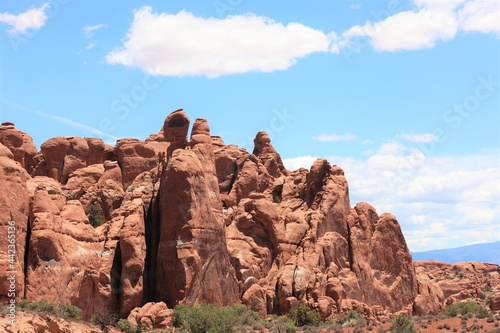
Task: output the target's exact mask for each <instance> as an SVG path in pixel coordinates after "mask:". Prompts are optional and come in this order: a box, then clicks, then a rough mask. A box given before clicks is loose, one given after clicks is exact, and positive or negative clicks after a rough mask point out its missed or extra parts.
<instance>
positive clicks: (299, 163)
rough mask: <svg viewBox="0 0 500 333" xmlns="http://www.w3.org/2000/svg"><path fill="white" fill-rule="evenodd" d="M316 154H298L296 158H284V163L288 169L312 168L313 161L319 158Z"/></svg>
mask: <svg viewBox="0 0 500 333" xmlns="http://www.w3.org/2000/svg"><path fill="white" fill-rule="evenodd" d="M317 159H318V158H317V157H314V156H310V155H307V156H297V157H294V158H284V159H283V163H284V164H285V166H286V168H287V169H288V170H298V169H300V168H306V169H310V168H311V166H312V165H313V163H314V162H315V161H316V160H317Z"/></svg>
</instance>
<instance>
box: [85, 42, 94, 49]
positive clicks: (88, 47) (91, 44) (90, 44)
mask: <svg viewBox="0 0 500 333" xmlns="http://www.w3.org/2000/svg"><path fill="white" fill-rule="evenodd" d="M94 47H95V43H89V45H87V46H86V47H85V50H91V49H93V48H94Z"/></svg>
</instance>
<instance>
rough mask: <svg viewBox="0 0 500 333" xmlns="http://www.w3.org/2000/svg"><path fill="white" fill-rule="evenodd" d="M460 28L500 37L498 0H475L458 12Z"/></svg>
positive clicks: (499, 6)
mask: <svg viewBox="0 0 500 333" xmlns="http://www.w3.org/2000/svg"><path fill="white" fill-rule="evenodd" d="M458 18H459V22H460V28H461V29H462V30H464V31H468V32H481V33H495V34H496V35H497V36H498V37H500V3H499V2H498V0H473V1H469V2H467V3H466V4H464V6H463V8H462V9H461V10H460V11H459V12H458Z"/></svg>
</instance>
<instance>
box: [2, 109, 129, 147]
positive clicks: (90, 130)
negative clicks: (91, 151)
mask: <svg viewBox="0 0 500 333" xmlns="http://www.w3.org/2000/svg"><path fill="white" fill-rule="evenodd" d="M2 103H4V104H6V105H9V106H11V107H13V108H16V109H18V110H21V111H25V112H30V113H34V114H36V115H38V116H40V117H43V118H46V119H50V120H53V121H56V122H58V123H61V124H65V125H68V126H71V127H74V128H76V129H79V130H82V131H83V132H85V134H86V135H90V136H96V137H100V138H103V139H104V141H106V142H110V143H114V142H115V141H116V140H118V139H119V138H118V137H116V136H113V135H111V134H108V133H106V132H103V131H101V130H99V129H97V128H95V127H93V126H89V125H86V124H84V123H80V122H77V121H74V120H72V119H69V118H65V117H61V116H58V115H55V114H51V113H47V112H43V111H41V110H34V109H30V108H27V107H25V106H24V105H21V104H19V103H16V102H13V101H8V100H3V101H2Z"/></svg>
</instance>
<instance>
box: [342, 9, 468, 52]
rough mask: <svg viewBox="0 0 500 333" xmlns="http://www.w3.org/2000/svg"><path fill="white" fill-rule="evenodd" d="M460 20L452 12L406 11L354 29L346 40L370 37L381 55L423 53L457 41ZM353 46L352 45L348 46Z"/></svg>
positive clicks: (347, 35)
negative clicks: (413, 51) (408, 52)
mask: <svg viewBox="0 0 500 333" xmlns="http://www.w3.org/2000/svg"><path fill="white" fill-rule="evenodd" d="M457 29H458V22H457V19H456V17H455V15H454V13H452V12H447V11H441V10H428V9H422V10H420V11H418V12H413V11H404V12H400V13H397V14H395V15H392V16H390V17H388V18H387V19H385V20H383V21H380V22H375V23H371V22H367V23H365V24H364V25H363V26H359V25H356V26H353V27H352V28H350V29H348V30H347V31H346V32H345V33H344V34H343V35H342V36H343V38H344V39H345V40H347V41H351V42H352V40H353V39H356V38H363V37H368V38H369V41H370V44H371V45H372V46H373V48H375V49H376V50H378V51H401V50H420V49H425V48H430V47H434V45H435V44H436V42H438V41H440V40H441V41H448V40H450V39H452V38H453V37H455V35H456V33H457ZM347 44H349V43H347Z"/></svg>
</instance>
